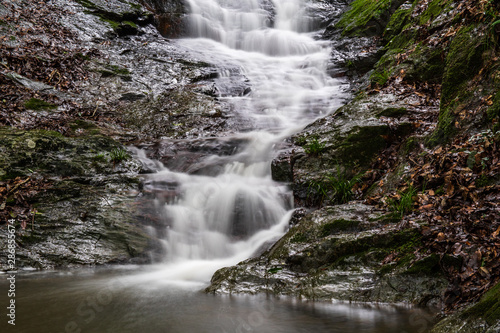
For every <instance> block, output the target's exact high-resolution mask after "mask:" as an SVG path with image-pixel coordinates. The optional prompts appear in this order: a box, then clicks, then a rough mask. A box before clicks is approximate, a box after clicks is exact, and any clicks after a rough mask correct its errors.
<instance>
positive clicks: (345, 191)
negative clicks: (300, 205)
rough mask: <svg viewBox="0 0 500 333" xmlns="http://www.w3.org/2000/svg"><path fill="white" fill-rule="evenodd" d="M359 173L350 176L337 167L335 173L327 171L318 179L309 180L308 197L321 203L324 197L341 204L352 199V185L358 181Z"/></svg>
mask: <svg viewBox="0 0 500 333" xmlns="http://www.w3.org/2000/svg"><path fill="white" fill-rule="evenodd" d="M360 179H361V175H355V176H353V177H350V176H349V174H348V173H347V172H346V171H345V170H343V171H342V170H341V167H340V166H338V167H337V173H336V174H332V173H328V174H326V175H324V176H323V178H322V179H321V180H319V181H311V182H310V183H309V188H308V197H309V198H312V199H313V201H316V202H319V204H320V205H321V204H322V203H323V201H324V200H325V199H328V200H329V201H330V202H332V203H334V204H343V203H347V202H349V201H351V200H352V198H353V196H354V193H353V191H352V188H353V186H354V185H355V184H356V183H358V182H359V180H360Z"/></svg>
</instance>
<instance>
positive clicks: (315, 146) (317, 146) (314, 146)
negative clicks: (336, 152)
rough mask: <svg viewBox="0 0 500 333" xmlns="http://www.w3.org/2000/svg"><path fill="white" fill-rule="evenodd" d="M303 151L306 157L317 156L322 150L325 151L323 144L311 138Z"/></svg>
mask: <svg viewBox="0 0 500 333" xmlns="http://www.w3.org/2000/svg"><path fill="white" fill-rule="evenodd" d="M304 150H305V152H306V154H307V155H319V154H320V153H321V152H322V151H323V150H325V144H324V143H322V142H319V140H318V138H313V139H312V140H311V142H309V143H308V144H307V145H306V146H305V147H304Z"/></svg>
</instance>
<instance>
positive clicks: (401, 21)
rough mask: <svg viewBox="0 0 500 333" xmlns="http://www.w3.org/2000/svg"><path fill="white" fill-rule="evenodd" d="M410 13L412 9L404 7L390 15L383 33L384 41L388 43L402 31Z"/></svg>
mask: <svg viewBox="0 0 500 333" xmlns="http://www.w3.org/2000/svg"><path fill="white" fill-rule="evenodd" d="M412 11H413V7H411V8H408V7H406V6H401V7H400V8H399V9H398V10H396V11H395V12H394V14H392V16H391V19H390V20H389V23H388V24H387V27H386V28H385V31H384V39H385V40H387V41H389V40H391V39H392V38H394V37H395V36H397V35H399V34H400V33H401V31H403V28H404V27H405V26H406V24H408V22H409V21H410V17H411V13H412Z"/></svg>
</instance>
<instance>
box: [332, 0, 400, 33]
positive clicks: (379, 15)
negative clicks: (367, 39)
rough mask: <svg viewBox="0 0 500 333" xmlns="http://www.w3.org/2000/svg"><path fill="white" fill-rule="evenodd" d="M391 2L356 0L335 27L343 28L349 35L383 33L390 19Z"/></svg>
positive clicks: (386, 0)
mask: <svg viewBox="0 0 500 333" xmlns="http://www.w3.org/2000/svg"><path fill="white" fill-rule="evenodd" d="M391 4H392V0H379V1H372V0H355V1H354V2H352V3H351V5H350V7H351V8H350V9H349V10H348V11H347V12H345V13H344V14H343V15H342V18H341V19H340V21H339V22H338V23H337V24H336V25H335V27H336V28H339V29H343V31H342V34H343V35H347V36H354V35H369V36H373V35H375V34H377V33H382V30H383V28H384V27H385V25H386V24H387V22H388V21H389V10H390V8H391Z"/></svg>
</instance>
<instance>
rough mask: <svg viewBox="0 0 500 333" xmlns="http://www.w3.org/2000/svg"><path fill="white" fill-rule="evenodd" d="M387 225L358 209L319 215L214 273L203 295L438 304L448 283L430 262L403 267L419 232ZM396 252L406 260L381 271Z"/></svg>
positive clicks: (380, 215)
mask: <svg viewBox="0 0 500 333" xmlns="http://www.w3.org/2000/svg"><path fill="white" fill-rule="evenodd" d="M393 221H394V219H393V217H392V216H391V215H387V214H385V215H384V214H383V213H382V212H380V211H375V210H373V209H372V208H371V207H369V206H365V205H362V204H354V203H351V204H348V205H338V206H331V207H324V208H321V209H319V210H316V211H314V212H312V213H309V214H306V215H305V216H304V217H303V218H301V219H300V220H299V222H298V223H297V224H296V225H294V226H293V227H291V228H290V230H289V231H288V232H287V233H286V235H285V236H284V237H283V238H281V239H280V240H279V241H278V242H277V243H276V244H274V245H273V246H272V247H271V248H270V249H269V250H267V251H266V252H265V253H263V254H262V255H260V256H258V257H255V258H251V259H248V260H246V261H243V262H241V263H239V264H238V265H237V266H234V267H228V268H222V269H220V270H219V271H217V272H216V273H215V274H214V276H213V278H212V281H211V282H212V284H211V286H210V287H209V288H207V292H211V293H235V294H237V293H252V294H253V293H262V292H264V293H268V294H273V295H289V296H295V297H300V298H304V299H310V300H348V301H366V302H411V303H414V304H420V305H426V306H430V305H434V306H436V305H440V303H441V302H442V294H443V291H444V289H445V288H446V287H447V285H448V283H447V281H446V279H445V278H444V276H443V275H440V273H439V272H437V271H435V270H436V269H437V270H438V271H439V268H438V267H439V264H438V261H437V260H436V258H433V257H427V258H422V259H420V260H418V261H415V262H414V263H413V264H412V265H410V262H411V260H412V255H413V253H412V250H410V249H413V246H415V245H416V243H418V242H419V232H418V228H419V227H418V225H415V226H414V227H412V228H409V229H404V230H399V229H398V227H397V225H396V224H394V223H393ZM402 248H406V250H404V251H402ZM395 251H398V252H399V253H400V255H401V256H407V258H406V259H405V260H402V261H401V264H400V265H397V266H391V265H387V266H384V265H382V264H381V262H382V261H383V259H384V258H385V257H387V256H389V255H390V254H391V253H394V252H395ZM405 251H406V253H404V252H405Z"/></svg>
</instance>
